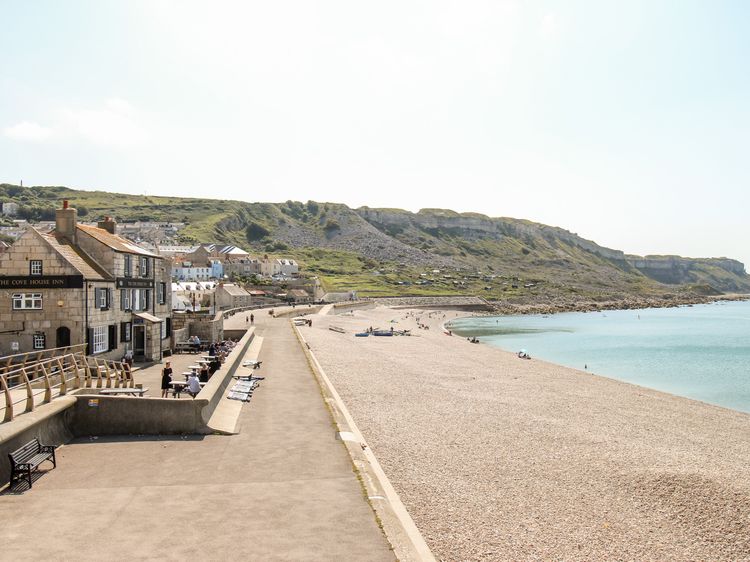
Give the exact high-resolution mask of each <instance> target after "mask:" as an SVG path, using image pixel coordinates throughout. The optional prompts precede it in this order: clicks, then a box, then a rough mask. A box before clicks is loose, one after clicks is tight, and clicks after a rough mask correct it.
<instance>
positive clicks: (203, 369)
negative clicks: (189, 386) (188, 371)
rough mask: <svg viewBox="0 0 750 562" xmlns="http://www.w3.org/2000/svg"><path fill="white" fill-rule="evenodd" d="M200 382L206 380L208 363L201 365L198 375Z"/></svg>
mask: <svg viewBox="0 0 750 562" xmlns="http://www.w3.org/2000/svg"><path fill="white" fill-rule="evenodd" d="M199 378H200V381H201V382H208V364H207V363H203V365H201V374H200V376H199Z"/></svg>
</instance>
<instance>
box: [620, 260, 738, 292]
mask: <svg viewBox="0 0 750 562" xmlns="http://www.w3.org/2000/svg"><path fill="white" fill-rule="evenodd" d="M625 261H626V262H627V263H628V264H629V265H631V266H632V267H634V268H636V269H637V270H638V271H640V272H641V273H643V274H644V275H646V276H648V277H650V278H651V279H656V280H657V281H659V282H660V283H666V284H670V285H676V284H681V283H694V282H698V281H699V279H698V274H699V273H707V272H710V271H711V270H717V269H719V270H723V271H724V272H727V273H729V274H732V275H737V276H745V275H746V273H745V266H744V265H743V264H742V263H741V262H739V261H737V260H731V259H727V258H705V259H700V258H683V257H680V256H645V257H641V256H627V259H626V260H625Z"/></svg>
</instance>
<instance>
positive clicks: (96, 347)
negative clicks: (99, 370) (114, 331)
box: [91, 326, 109, 355]
mask: <svg viewBox="0 0 750 562" xmlns="http://www.w3.org/2000/svg"><path fill="white" fill-rule="evenodd" d="M91 331H92V335H93V341H92V342H91V353H92V355H93V354H95V353H104V352H105V351H108V350H109V326H94V327H93V328H92V329H91Z"/></svg>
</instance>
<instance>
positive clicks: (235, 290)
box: [223, 285, 250, 297]
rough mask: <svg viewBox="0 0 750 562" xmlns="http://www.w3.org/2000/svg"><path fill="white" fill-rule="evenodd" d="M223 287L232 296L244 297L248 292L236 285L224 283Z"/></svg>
mask: <svg viewBox="0 0 750 562" xmlns="http://www.w3.org/2000/svg"><path fill="white" fill-rule="evenodd" d="M223 288H224V290H225V291H226V292H227V293H229V294H230V295H232V296H233V297H244V296H247V295H249V294H250V293H248V292H247V291H246V290H245V289H243V288H242V287H240V286H238V285H224V286H223Z"/></svg>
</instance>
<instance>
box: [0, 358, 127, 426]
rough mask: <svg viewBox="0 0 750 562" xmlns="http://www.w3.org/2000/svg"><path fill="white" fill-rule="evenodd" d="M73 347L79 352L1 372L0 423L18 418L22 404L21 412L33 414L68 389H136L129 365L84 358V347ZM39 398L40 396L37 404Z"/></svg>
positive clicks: (16, 366)
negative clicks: (1, 398) (36, 408)
mask: <svg viewBox="0 0 750 562" xmlns="http://www.w3.org/2000/svg"><path fill="white" fill-rule="evenodd" d="M72 347H80V348H81V349H80V350H77V351H74V352H70V353H66V354H62V355H56V356H54V357H49V358H46V359H40V360H37V361H35V362H32V363H28V358H27V359H26V360H24V362H23V363H22V364H20V366H19V364H15V365H14V368H13V370H10V371H7V372H2V371H0V393H2V394H3V395H4V396H5V400H4V401H3V402H5V406H2V405H1V404H0V411H2V410H5V412H4V414H3V415H2V420H0V421H2V422H9V421H11V420H13V419H14V418H15V417H16V415H17V413H16V406H20V405H21V404H24V403H25V405H24V406H22V408H23V411H24V412H32V411H33V410H34V408H35V407H36V406H37V405H38V404H47V403H49V402H51V401H52V400H54V399H55V398H57V397H58V396H64V395H65V394H67V393H68V390H69V388H73V389H76V388H82V387H84V388H92V387H94V385H95V386H96V388H102V386H105V385H106V387H107V388H111V387H114V388H120V387H123V388H134V387H135V381H134V380H133V374H132V372H131V370H130V366H129V365H128V364H126V363H122V362H120V361H112V360H109V359H100V358H97V357H87V356H86V355H85V352H84V350H83V347H84V346H72ZM58 349H60V348H58ZM65 349H68V348H65ZM21 355H28V354H21ZM3 359H4V358H3ZM58 376H59V382H58V380H57V377H58ZM14 380H15V382H13V381H14ZM38 396H41V400H40V401H38V400H37V397H38Z"/></svg>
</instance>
